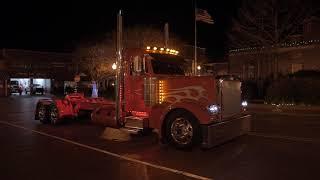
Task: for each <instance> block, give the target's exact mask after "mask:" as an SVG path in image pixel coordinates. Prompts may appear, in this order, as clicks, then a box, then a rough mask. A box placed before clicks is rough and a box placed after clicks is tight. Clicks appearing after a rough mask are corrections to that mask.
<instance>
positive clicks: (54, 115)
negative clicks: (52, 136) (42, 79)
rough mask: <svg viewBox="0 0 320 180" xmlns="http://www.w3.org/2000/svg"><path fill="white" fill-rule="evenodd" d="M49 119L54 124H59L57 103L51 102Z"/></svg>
mask: <svg viewBox="0 0 320 180" xmlns="http://www.w3.org/2000/svg"><path fill="white" fill-rule="evenodd" d="M49 120H50V123H51V124H53V125H56V124H58V122H59V112H58V108H57V106H56V105H55V104H51V105H50V108H49Z"/></svg>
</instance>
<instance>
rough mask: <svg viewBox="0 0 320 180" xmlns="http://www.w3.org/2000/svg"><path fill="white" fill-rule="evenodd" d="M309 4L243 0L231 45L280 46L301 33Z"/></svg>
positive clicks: (298, 0) (289, 0)
mask: <svg viewBox="0 0 320 180" xmlns="http://www.w3.org/2000/svg"><path fill="white" fill-rule="evenodd" d="M310 9H311V8H310V7H309V6H308V4H307V3H306V1H304V0H265V1H256V0H244V1H243V5H242V7H241V8H240V10H239V13H238V17H236V18H234V19H233V20H232V29H231V31H230V33H229V40H230V47H231V48H248V47H266V48H268V47H277V46H279V45H280V44H281V43H286V42H290V41H291V40H292V37H293V35H296V34H299V33H301V29H302V28H301V26H302V23H303V21H304V19H305V18H306V17H308V14H309V13H310V12H311V11H310Z"/></svg>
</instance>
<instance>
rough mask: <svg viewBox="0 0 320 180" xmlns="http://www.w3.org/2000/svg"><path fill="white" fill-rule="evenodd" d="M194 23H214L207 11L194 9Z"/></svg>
mask: <svg viewBox="0 0 320 180" xmlns="http://www.w3.org/2000/svg"><path fill="white" fill-rule="evenodd" d="M196 21H202V22H205V23H208V24H213V23H214V21H213V19H212V17H211V15H210V14H209V13H208V12H207V10H203V9H196Z"/></svg>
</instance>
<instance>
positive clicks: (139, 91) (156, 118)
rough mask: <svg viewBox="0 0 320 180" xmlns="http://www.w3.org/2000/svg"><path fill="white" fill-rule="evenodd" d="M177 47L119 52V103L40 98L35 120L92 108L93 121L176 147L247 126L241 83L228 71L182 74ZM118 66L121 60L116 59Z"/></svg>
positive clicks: (205, 142) (222, 137)
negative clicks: (151, 134)
mask: <svg viewBox="0 0 320 180" xmlns="http://www.w3.org/2000/svg"><path fill="white" fill-rule="evenodd" d="M183 62H184V59H183V58H182V57H180V56H178V52H177V51H175V50H172V49H171V50H170V49H165V48H157V47H147V48H145V49H126V50H124V51H123V55H122V62H121V64H120V66H121V73H120V74H118V76H121V77H118V80H119V81H118V83H117V84H118V88H117V90H118V93H117V97H118V98H117V102H112V101H109V100H106V99H103V98H85V97H83V96H82V95H81V94H71V95H68V96H67V97H66V98H65V99H50V100H49V99H47V100H46V99H44V100H40V101H39V102H38V105H37V110H36V119H40V121H41V122H44V123H47V122H52V123H54V124H56V123H58V122H60V121H62V120H63V119H64V118H65V117H71V118H72V117H77V116H78V112H79V111H81V110H90V111H91V112H92V113H91V120H92V122H94V123H98V124H101V125H104V126H108V127H113V128H123V129H127V130H131V131H144V132H146V131H150V130H155V131H154V132H157V134H158V135H159V136H160V138H161V139H162V140H164V142H168V143H170V144H172V145H174V146H176V147H178V148H187V147H191V146H193V145H197V144H201V145H202V146H203V147H207V148H208V147H212V146H214V145H217V144H220V143H222V142H225V141H227V140H230V139H232V138H235V137H237V136H239V135H242V134H245V133H246V132H248V131H249V128H250V116H249V115H247V113H246V111H245V107H244V106H245V105H246V103H242V99H241V82H240V81H239V80H238V79H236V78H233V77H231V76H225V77H220V78H216V77H213V76H186V75H185V72H184V68H183ZM118 65H119V64H118Z"/></svg>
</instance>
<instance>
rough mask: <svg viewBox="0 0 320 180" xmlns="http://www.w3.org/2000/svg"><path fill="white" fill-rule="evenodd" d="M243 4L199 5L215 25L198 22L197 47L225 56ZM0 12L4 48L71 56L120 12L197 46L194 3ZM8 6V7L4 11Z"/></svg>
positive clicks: (76, 4) (63, 5)
mask: <svg viewBox="0 0 320 180" xmlns="http://www.w3.org/2000/svg"><path fill="white" fill-rule="evenodd" d="M239 1H240V0H225V1H221V0H220V1H219V0H211V1H210V0H198V1H197V6H198V7H199V8H202V9H206V10H208V12H209V14H211V15H212V17H213V19H214V21H215V24H214V25H208V24H204V23H198V44H199V46H201V47H206V48H207V49H208V53H209V55H210V56H212V57H215V58H222V57H223V55H224V52H225V51H226V49H227V47H226V30H227V29H228V26H229V25H230V19H231V17H232V16H233V15H234V14H235V12H236V10H237V8H238V7H239V4H240V3H239ZM1 6H2V10H1V12H0V13H1V16H2V18H1V19H2V20H1V42H0V46H1V47H2V48H22V49H30V50H42V51H58V52H60V51H65V52H69V51H72V48H73V47H74V46H75V45H76V44H77V43H78V42H79V41H80V40H84V39H85V40H90V39H99V38H102V37H103V35H104V34H105V33H106V32H109V31H111V30H112V29H114V28H115V27H116V13H117V11H118V10H119V9H120V8H121V9H123V11H124V25H125V27H126V26H130V25H135V24H143V25H152V26H154V27H159V28H162V27H163V25H164V23H165V22H169V26H170V32H174V33H175V34H177V35H179V36H180V38H182V39H183V40H185V41H186V42H187V43H189V44H192V45H193V44H194V41H193V40H194V34H193V33H194V24H193V23H194V19H193V15H194V14H193V12H194V9H193V8H194V1H193V0H185V1H182V0H181V1H178V0H176V1H173V0H171V1H168V0H161V1H151V0H149V1H144V0H143V1H133V0H132V1H131V3H128V2H126V1H121V0H118V1H116V2H113V3H111V1H110V0H105V1H83V2H80V1H68V2H67V1H65V2H63V1H62V2H59V1H39V2H36V1H21V2H19V1H10V3H3V4H2V5H1ZM4 7H5V8H4Z"/></svg>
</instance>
